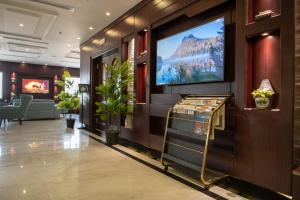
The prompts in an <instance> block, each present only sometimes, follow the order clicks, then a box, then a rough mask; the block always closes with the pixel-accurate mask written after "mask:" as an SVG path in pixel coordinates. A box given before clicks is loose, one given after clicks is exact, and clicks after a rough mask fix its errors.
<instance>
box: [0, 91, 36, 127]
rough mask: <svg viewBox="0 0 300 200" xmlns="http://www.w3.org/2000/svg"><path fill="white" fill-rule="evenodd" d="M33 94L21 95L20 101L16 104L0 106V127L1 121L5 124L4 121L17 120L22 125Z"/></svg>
mask: <svg viewBox="0 0 300 200" xmlns="http://www.w3.org/2000/svg"><path fill="white" fill-rule="evenodd" d="M32 99H33V96H31V95H21V99H20V103H19V104H18V105H5V106H2V107H0V127H1V125H2V122H3V123H4V125H5V126H6V121H7V122H9V121H11V120H18V121H19V124H20V125H22V121H23V120H24V117H25V115H26V114H27V112H28V109H29V106H30V104H31V102H32Z"/></svg>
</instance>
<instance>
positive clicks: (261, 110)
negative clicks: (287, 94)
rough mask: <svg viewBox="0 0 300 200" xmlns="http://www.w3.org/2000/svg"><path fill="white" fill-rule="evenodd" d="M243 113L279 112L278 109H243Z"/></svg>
mask: <svg viewBox="0 0 300 200" xmlns="http://www.w3.org/2000/svg"><path fill="white" fill-rule="evenodd" d="M244 110H245V111H260V112H280V109H278V108H273V109H258V108H244Z"/></svg>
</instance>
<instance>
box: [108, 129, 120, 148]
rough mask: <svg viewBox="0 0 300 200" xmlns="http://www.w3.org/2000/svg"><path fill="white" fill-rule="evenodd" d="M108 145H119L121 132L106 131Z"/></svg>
mask: <svg viewBox="0 0 300 200" xmlns="http://www.w3.org/2000/svg"><path fill="white" fill-rule="evenodd" d="M105 137H106V144H107V145H115V144H118V141H119V131H118V130H111V129H108V130H106V131H105Z"/></svg>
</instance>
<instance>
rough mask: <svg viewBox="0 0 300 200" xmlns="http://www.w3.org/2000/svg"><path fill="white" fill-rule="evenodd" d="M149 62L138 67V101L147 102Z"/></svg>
mask: <svg viewBox="0 0 300 200" xmlns="http://www.w3.org/2000/svg"><path fill="white" fill-rule="evenodd" d="M146 80H147V63H141V64H138V65H137V68H136V103H146V84H147V81H146Z"/></svg>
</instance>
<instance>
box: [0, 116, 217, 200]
mask: <svg viewBox="0 0 300 200" xmlns="http://www.w3.org/2000/svg"><path fill="white" fill-rule="evenodd" d="M15 199H16V200H18V199H30V200H39V199H41V200H49V199H51V200H68V199H72V200H76V199H89V200H97V199H99V200H110V199H111V200H127V199H132V200H134V199H136V200H143V199H145V200H160V199H162V200H168V199H172V200H176V199H178V200H183V199H184V200H189V199H190V200H197V199H199V200H206V199H208V200H209V199H215V198H212V197H210V196H208V195H207V194H205V193H202V192H201V191H198V190H195V189H193V188H191V187H189V186H187V185H184V184H182V183H180V182H178V181H177V180H175V179H173V178H171V177H168V176H166V175H164V174H162V173H159V172H157V171H155V170H153V169H151V168H149V167H147V166H145V165H143V164H141V163H139V162H137V161H135V160H134V159H132V158H130V157H128V156H126V155H124V154H122V153H120V152H118V151H115V150H114V149H112V148H109V147H107V146H105V145H103V144H101V143H99V142H97V141H95V140H94V139H92V138H90V137H89V136H87V135H86V133H83V132H82V131H80V130H79V129H74V130H67V129H65V122H64V120H50V121H26V122H24V123H23V125H22V126H19V125H18V123H17V122H10V123H9V125H8V127H7V128H6V129H3V128H2V129H1V132H0V200H15Z"/></svg>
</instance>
